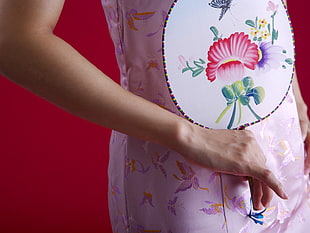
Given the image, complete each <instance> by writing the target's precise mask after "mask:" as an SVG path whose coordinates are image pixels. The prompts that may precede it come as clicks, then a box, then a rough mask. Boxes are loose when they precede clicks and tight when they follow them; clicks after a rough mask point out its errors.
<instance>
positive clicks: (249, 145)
mask: <svg viewBox="0 0 310 233" xmlns="http://www.w3.org/2000/svg"><path fill="white" fill-rule="evenodd" d="M185 125H186V124H185ZM179 140H180V141H181V145H183V147H179V149H177V150H178V152H180V153H181V154H183V155H184V156H185V157H186V158H188V159H189V160H191V161H193V162H194V163H197V164H199V165H201V166H204V167H207V168H209V169H212V170H215V171H217V172H222V173H226V174H232V175H237V176H243V177H250V179H251V182H250V183H251V195H252V199H253V205H254V208H255V209H261V208H263V207H266V206H268V204H269V202H270V201H271V199H272V196H273V193H272V190H273V191H274V192H275V193H276V194H277V195H278V196H279V197H281V198H283V199H287V198H288V197H287V194H286V193H285V191H284V189H283V187H282V184H281V183H280V182H279V181H278V180H277V178H276V177H275V175H274V174H273V172H272V171H271V170H269V169H268V168H267V166H266V158H265V155H264V154H263V152H262V150H261V148H260V146H259V145H258V143H257V141H256V139H255V137H254V135H253V133H252V132H251V131H248V130H215V129H208V130H206V129H203V128H201V127H199V126H196V125H193V124H190V125H189V124H188V126H187V127H184V128H183V129H182V130H180V132H179ZM252 178H253V179H252Z"/></svg>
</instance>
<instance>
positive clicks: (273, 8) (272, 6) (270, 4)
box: [267, 1, 278, 12]
mask: <svg viewBox="0 0 310 233" xmlns="http://www.w3.org/2000/svg"><path fill="white" fill-rule="evenodd" d="M277 9H278V5H276V4H274V3H273V2H272V1H269V2H268V6H267V11H271V12H274V11H276V10H277Z"/></svg>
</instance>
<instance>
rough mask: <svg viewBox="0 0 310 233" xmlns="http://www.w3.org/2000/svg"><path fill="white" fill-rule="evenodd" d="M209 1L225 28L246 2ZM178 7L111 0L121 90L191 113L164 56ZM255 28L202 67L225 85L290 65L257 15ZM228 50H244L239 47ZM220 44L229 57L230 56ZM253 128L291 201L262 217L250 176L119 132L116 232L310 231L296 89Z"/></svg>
mask: <svg viewBox="0 0 310 233" xmlns="http://www.w3.org/2000/svg"><path fill="white" fill-rule="evenodd" d="M179 1H182V0H179ZM249 1H251V2H253V8H254V9H255V7H256V6H257V5H259V4H264V5H266V10H269V11H276V9H277V8H278V7H284V6H283V5H282V2H281V1H280V0H271V1H268V0H261V1H254V0H249ZM205 2H206V4H209V3H210V6H211V7H213V8H214V10H218V13H219V14H218V15H216V17H217V18H218V19H219V21H223V22H224V20H225V17H226V16H227V15H228V14H230V13H229V8H232V7H233V6H234V4H237V3H238V1H237V0H236V1H234V0H232V1H229V0H227V1H226V0H223V1H220V0H213V1H211V0H206V1H205ZM174 3H175V2H174V0H156V1H155V0H102V4H103V7H104V10H105V14H106V18H107V21H108V26H109V29H110V34H111V37H112V39H113V42H114V45H115V51H116V56H117V59H118V64H119V68H120V73H121V85H122V86H123V87H124V88H126V89H128V90H130V91H131V92H133V93H134V94H136V95H139V96H141V97H143V98H145V99H147V100H149V101H152V102H154V103H156V104H158V105H159V106H161V107H163V108H165V109H167V110H168V111H171V112H173V113H175V114H178V115H180V116H182V114H181V113H180V112H179V111H178V109H177V107H176V106H175V104H174V103H173V101H172V99H171V96H170V93H169V90H168V88H167V84H166V79H165V75H164V67H163V57H162V36H163V28H164V25H165V20H166V18H167V14H168V11H169V10H170V8H171V6H172V5H173V4H174ZM193 3H194V1H193ZM221 4H222V5H221ZM215 6H218V7H215ZM226 8H227V9H226ZM186 17H189V16H186ZM210 17H211V16H210ZM243 23H244V22H243ZM247 23H248V25H249V26H251V27H252V28H253V30H252V29H251V30H252V31H251V39H250V38H249V36H248V35H246V34H245V33H243V32H235V33H233V34H231V36H228V37H226V38H224V37H223V38H222V39H221V38H219V39H218V40H217V41H215V42H214V44H213V45H212V46H211V47H210V50H209V52H208V54H207V55H206V58H207V59H206V60H207V63H206V66H205V67H204V68H203V69H201V71H204V70H205V72H201V73H202V74H203V73H205V75H207V77H208V79H209V80H210V81H214V80H217V79H222V78H224V79H225V76H226V74H227V73H229V72H230V70H231V69H233V70H237V71H238V72H235V73H234V74H236V75H239V76H238V77H236V80H238V79H240V77H243V76H242V75H243V70H244V69H245V68H246V69H251V70H253V69H255V68H258V69H261V70H263V71H264V72H268V71H269V70H270V69H272V68H273V67H276V66H279V65H281V64H280V62H278V61H277V60H279V59H282V57H281V56H282V54H281V53H282V50H281V51H280V48H278V47H276V46H272V45H273V43H272V41H264V37H268V33H269V32H268V30H267V32H266V31H264V30H263V29H264V25H266V24H265V22H264V20H263V19H257V24H256V25H254V24H252V22H250V21H248V22H247ZM259 25H261V26H259ZM236 38H238V40H236ZM253 38H256V39H257V40H258V39H259V38H262V39H259V40H262V42H261V43H254V42H253V41H254V39H253ZM270 38H271V37H270ZM275 38H276V37H275ZM228 45H229V46H228ZM225 46H226V47H227V46H228V47H234V46H235V48H240V49H233V50H231V51H229V50H227V49H226V50H225ZM219 47H221V48H224V51H226V53H225V54H224V53H220V52H219V49H218V48H219ZM232 51H234V52H232ZM257 51H261V53H265V54H258V52H257ZM270 54H273V56H269V55H270ZM262 55H265V56H262ZM262 57H263V58H264V59H265V60H262ZM227 58H228V59H227ZM180 59H181V60H182V57H180ZM225 59H226V60H225ZM183 60H184V59H183ZM183 63H184V61H183ZM237 78H238V79H237ZM214 82H215V81H214ZM258 101H259V100H258ZM248 129H249V130H251V131H253V132H254V134H255V136H256V138H257V141H258V142H259V144H260V146H261V148H262V150H263V151H264V153H265V155H266V158H267V165H268V166H269V167H270V168H271V169H272V170H273V171H274V173H275V175H276V176H277V177H278V178H279V179H280V180H281V182H282V183H283V184H284V186H285V188H286V191H287V192H288V194H289V200H287V201H286V200H281V199H279V198H278V197H276V196H275V197H274V198H273V200H272V202H271V204H270V206H269V207H268V208H266V209H264V210H261V211H254V210H253V207H252V203H251V198H250V191H249V186H248V183H247V182H245V181H244V180H243V179H242V178H240V177H236V176H232V175H225V174H220V173H217V172H214V171H211V170H208V169H205V168H202V167H199V166H196V165H194V164H191V163H189V162H187V161H186V160H184V158H183V157H182V156H181V155H179V154H177V153H176V152H174V151H171V150H169V149H167V148H165V147H162V146H159V145H156V144H153V143H149V142H146V141H142V140H139V139H136V138H133V137H129V136H127V135H124V134H121V133H118V132H113V134H112V136H111V146H110V164H109V208H110V217H111V223H112V228H113V232H115V233H116V232H118V233H120V232H130V233H138V232H139V233H140V232H141V233H142V232H162V233H202V232H204V233H205V232H210V233H215V232H229V233H238V232H239V233H246V232H253V233H254V232H259V233H261V232H281V233H282V232H284V233H296V232H299V233H306V232H308V229H307V227H309V226H310V208H309V206H310V202H309V197H310V195H309V182H308V180H309V177H308V176H304V174H303V162H304V145H303V143H302V139H301V133H300V127H299V121H298V117H297V112H296V105H295V99H294V96H293V93H292V92H291V91H289V93H288V95H287V97H286V99H285V101H284V102H283V104H282V105H281V106H280V107H279V109H277V110H276V111H275V113H273V114H272V115H271V116H270V117H268V118H267V119H264V120H262V121H261V122H259V123H257V124H254V125H252V126H250V127H248Z"/></svg>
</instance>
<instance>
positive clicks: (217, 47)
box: [206, 32, 259, 82]
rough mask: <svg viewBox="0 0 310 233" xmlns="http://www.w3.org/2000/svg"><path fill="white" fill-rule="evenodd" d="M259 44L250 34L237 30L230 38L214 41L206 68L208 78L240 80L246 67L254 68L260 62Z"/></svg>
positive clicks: (212, 79) (211, 79)
mask: <svg viewBox="0 0 310 233" xmlns="http://www.w3.org/2000/svg"><path fill="white" fill-rule="evenodd" d="M258 58H259V55H258V46H257V45H256V44H255V43H252V42H251V40H250V39H249V36H248V35H245V34H244V33H243V32H241V33H239V32H235V33H234V34H232V35H231V36H230V37H229V38H225V39H219V40H218V41H216V42H214V43H213V45H212V46H211V47H210V49H209V52H208V60H209V63H208V65H207V68H206V75H207V77H208V80H210V81H211V82H213V81H214V80H215V79H216V78H218V79H220V80H232V81H236V80H240V79H241V78H243V77H244V74H245V68H248V69H251V70H254V69H255V66H256V64H257V62H258Z"/></svg>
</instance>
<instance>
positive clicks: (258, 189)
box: [251, 179, 264, 210]
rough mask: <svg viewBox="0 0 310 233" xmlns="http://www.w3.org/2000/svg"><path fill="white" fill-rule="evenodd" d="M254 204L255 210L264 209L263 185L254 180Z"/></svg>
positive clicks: (252, 194)
mask: <svg viewBox="0 0 310 233" xmlns="http://www.w3.org/2000/svg"><path fill="white" fill-rule="evenodd" d="M251 196H252V202H253V207H254V210H261V209H263V208H264V207H263V205H262V201H261V200H262V196H263V192H262V185H261V182H260V181H259V180H257V179H253V185H252V193H251Z"/></svg>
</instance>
